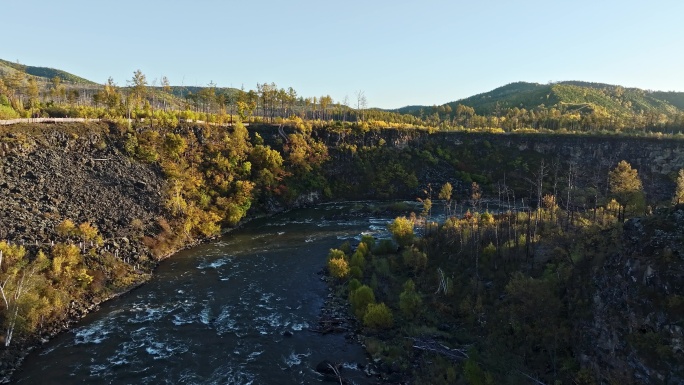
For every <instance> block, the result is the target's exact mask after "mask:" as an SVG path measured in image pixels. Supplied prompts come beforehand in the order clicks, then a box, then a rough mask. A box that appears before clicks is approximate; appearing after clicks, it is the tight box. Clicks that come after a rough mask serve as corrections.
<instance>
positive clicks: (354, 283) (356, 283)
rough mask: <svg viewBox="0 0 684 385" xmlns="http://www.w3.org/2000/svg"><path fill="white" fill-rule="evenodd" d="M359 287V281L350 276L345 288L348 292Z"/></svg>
mask: <svg viewBox="0 0 684 385" xmlns="http://www.w3.org/2000/svg"><path fill="white" fill-rule="evenodd" d="M360 287H361V282H360V281H359V280H358V279H356V278H352V279H350V280H349V283H348V284H347V289H349V292H350V293H351V292H352V291H354V290H356V289H358V288H360Z"/></svg>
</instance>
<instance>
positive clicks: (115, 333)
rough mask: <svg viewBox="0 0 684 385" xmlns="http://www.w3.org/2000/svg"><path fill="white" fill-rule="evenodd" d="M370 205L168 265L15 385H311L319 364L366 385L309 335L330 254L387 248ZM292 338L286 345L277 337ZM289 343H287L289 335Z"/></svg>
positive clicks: (360, 355)
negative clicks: (371, 244)
mask: <svg viewBox="0 0 684 385" xmlns="http://www.w3.org/2000/svg"><path fill="white" fill-rule="evenodd" d="M370 205H372V204H370V203H363V202H361V203H345V204H328V205H321V206H318V207H316V208H312V209H303V210H296V211H292V212H288V213H284V214H281V215H278V216H274V217H271V218H263V219H257V220H254V221H252V222H250V223H248V224H247V225H245V226H244V227H243V228H241V229H239V230H236V231H234V232H231V233H230V234H228V235H226V236H224V237H222V238H221V239H220V240H218V241H215V242H212V243H207V244H204V245H200V246H198V247H194V248H192V249H189V250H185V251H182V252H180V253H178V254H176V255H174V256H173V257H171V258H169V259H168V260H166V261H164V262H163V263H162V264H161V265H160V266H159V267H158V269H157V271H156V273H155V276H154V278H153V279H152V280H151V281H150V282H149V283H147V284H145V285H144V286H143V287H141V288H139V289H137V290H134V291H133V292H131V293H128V294H126V295H124V296H122V297H120V298H118V299H116V300H113V301H110V302H108V303H106V304H104V305H103V306H102V308H101V309H100V310H99V311H98V312H96V313H95V314H92V315H90V316H88V317H87V318H86V319H84V320H83V321H82V322H81V323H80V324H79V326H78V327H76V328H74V329H73V330H72V331H69V332H67V333H64V334H62V335H60V336H58V337H56V338H55V339H54V340H52V341H50V342H49V343H48V344H46V345H45V347H44V348H43V349H42V350H41V351H39V352H37V353H34V354H32V355H31V356H30V357H29V358H28V359H27V361H26V362H25V364H24V366H23V367H22V369H21V372H19V373H18V374H17V376H16V377H15V380H17V383H20V384H68V383H88V384H309V383H317V382H320V381H322V378H321V377H320V376H319V375H318V374H317V373H316V372H315V371H314V368H315V366H316V364H317V363H318V362H320V361H322V360H324V359H327V360H330V361H333V362H340V363H344V369H343V375H344V376H345V378H347V379H350V380H351V381H352V383H356V384H368V383H371V379H368V378H366V376H365V375H364V373H363V371H362V370H360V369H359V366H363V365H365V364H366V357H365V355H364V352H363V350H362V348H361V347H360V346H359V345H358V344H353V343H349V342H347V341H346V340H345V338H344V335H340V334H337V335H320V334H317V333H313V332H311V331H309V330H308V328H309V327H313V326H315V325H316V322H317V319H318V316H319V314H320V309H321V307H322V305H323V302H324V299H325V297H326V296H327V294H328V290H327V286H326V284H325V283H324V282H322V281H321V276H320V275H319V274H318V273H319V272H320V271H321V269H322V267H323V266H324V265H325V262H326V257H327V254H328V251H329V249H330V248H333V247H337V246H339V245H340V244H341V243H342V242H344V241H346V240H349V241H351V243H352V244H355V242H358V240H359V238H360V234H361V233H365V234H373V235H374V236H376V237H379V238H383V237H387V236H388V234H387V231H386V225H387V223H389V221H390V220H391V219H392V218H393V216H391V215H389V214H377V215H373V214H369V213H368V212H367V210H366V208H368V207H369V206H370ZM287 331H289V332H291V333H292V336H284V335H283V333H284V332H287ZM286 334H287V333H286Z"/></svg>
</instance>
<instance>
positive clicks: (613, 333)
mask: <svg viewBox="0 0 684 385" xmlns="http://www.w3.org/2000/svg"><path fill="white" fill-rule="evenodd" d="M683 236H684V207H681V206H680V207H678V208H677V209H676V210H666V211H663V212H660V213H656V214H655V215H653V216H651V217H647V218H644V219H640V218H636V219H632V220H629V221H628V222H627V223H626V224H625V226H624V233H623V235H622V245H621V248H620V250H619V251H618V252H616V253H614V254H613V255H611V256H609V257H608V258H607V259H606V261H605V263H604V264H603V266H602V268H601V270H599V271H597V272H596V274H595V276H594V282H593V284H594V285H595V294H594V298H593V304H592V317H591V320H590V322H589V323H588V324H587V325H586V327H585V328H584V337H585V338H584V341H583V347H582V351H583V352H584V354H583V355H582V357H581V360H582V363H583V365H585V366H587V367H591V368H592V369H593V371H594V372H595V373H599V374H600V375H601V378H602V379H604V380H605V381H607V382H610V381H613V382H618V381H619V382H620V383H625V384H629V383H644V384H681V383H684V324H683V323H682V322H683V321H684V296H683V294H684V244H683V243H682V239H683Z"/></svg>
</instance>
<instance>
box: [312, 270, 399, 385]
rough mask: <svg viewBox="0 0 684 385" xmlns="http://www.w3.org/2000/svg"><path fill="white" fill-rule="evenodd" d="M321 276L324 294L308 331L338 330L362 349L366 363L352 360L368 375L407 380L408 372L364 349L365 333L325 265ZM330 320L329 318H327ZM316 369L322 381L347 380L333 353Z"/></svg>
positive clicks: (379, 379) (383, 380)
mask: <svg viewBox="0 0 684 385" xmlns="http://www.w3.org/2000/svg"><path fill="white" fill-rule="evenodd" d="M318 274H319V275H320V276H321V278H320V279H321V281H323V282H326V284H327V285H328V294H327V295H326V298H325V300H324V302H323V305H322V306H321V310H320V315H319V320H318V327H316V328H313V329H312V330H311V331H312V332H315V333H340V334H344V338H345V339H346V340H347V342H348V343H350V344H359V345H361V347H362V348H363V349H364V350H365V351H366V356H367V358H368V364H367V365H363V364H361V363H358V362H357V363H356V364H357V366H358V368H359V369H360V370H362V371H363V373H364V374H365V375H366V376H367V377H369V378H370V377H372V378H374V379H375V381H376V383H378V384H405V383H407V381H408V376H407V375H406V374H405V373H403V372H402V371H401V369H400V368H398V367H395V366H393V365H388V364H387V363H384V362H382V361H381V360H380V359H378V358H375V357H373V356H372V355H371V354H370V353H369V352H368V350H367V349H366V344H365V341H366V338H368V336H366V335H365V334H363V333H364V331H363V329H362V327H361V323H360V322H359V320H357V319H356V317H354V316H353V315H351V314H350V311H349V302H348V301H347V299H346V298H344V297H342V296H340V294H339V292H338V287H337V286H336V285H335V283H334V279H333V278H332V277H330V275H329V273H328V271H327V270H326V269H323V270H321V271H320V272H319V273H318ZM331 320H332V321H333V322H330V321H331ZM330 324H333V325H330ZM328 364H332V365H333V366H334V367H335V368H336V369H337V372H335V371H333V370H332V368H330V367H329V365H328ZM315 369H316V371H317V372H319V373H320V374H321V375H323V376H324V378H325V380H326V381H331V382H339V381H342V383H347V382H346V381H345V379H344V375H345V369H344V368H342V367H341V364H339V363H337V362H336V361H335V359H334V357H330V358H329V359H324V360H323V361H321V362H320V363H318V365H316V368H315Z"/></svg>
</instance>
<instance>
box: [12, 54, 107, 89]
mask: <svg viewBox="0 0 684 385" xmlns="http://www.w3.org/2000/svg"><path fill="white" fill-rule="evenodd" d="M15 71H21V72H25V73H26V74H27V75H31V76H35V77H37V78H44V80H45V81H49V80H51V79H53V78H54V77H58V78H60V79H61V80H62V81H64V82H67V83H74V84H88V85H95V84H97V83H95V82H93V81H90V80H88V79H84V78H82V77H80V76H76V75H74V74H70V73H68V72H66V71H62V70H58V69H54V68H47V67H34V66H29V65H24V64H19V63H12V62H9V61H7V60H2V59H0V74H11V73H12V72H15Z"/></svg>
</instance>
